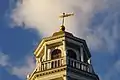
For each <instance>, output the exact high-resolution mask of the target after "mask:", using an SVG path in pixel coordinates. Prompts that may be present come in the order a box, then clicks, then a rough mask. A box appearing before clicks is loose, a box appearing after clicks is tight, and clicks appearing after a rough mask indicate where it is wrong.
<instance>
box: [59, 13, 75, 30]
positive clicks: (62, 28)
mask: <svg viewBox="0 0 120 80" xmlns="http://www.w3.org/2000/svg"><path fill="white" fill-rule="evenodd" d="M73 15H74V13H69V14H66V13H63V14H62V15H60V16H59V17H60V18H62V25H61V27H60V30H61V31H65V26H64V22H65V20H64V19H65V18H66V17H69V16H73Z"/></svg>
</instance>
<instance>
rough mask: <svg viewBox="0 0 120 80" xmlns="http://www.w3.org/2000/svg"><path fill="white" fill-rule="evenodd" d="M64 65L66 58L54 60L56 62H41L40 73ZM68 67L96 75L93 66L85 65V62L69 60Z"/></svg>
mask: <svg viewBox="0 0 120 80" xmlns="http://www.w3.org/2000/svg"><path fill="white" fill-rule="evenodd" d="M64 65H66V60H65V58H59V59H54V60H48V61H43V62H41V65H40V66H39V67H40V71H45V70H48V69H54V68H58V67H62V66H64ZM67 65H68V66H69V67H73V68H76V69H80V70H83V71H87V72H90V73H94V72H93V69H92V66H91V64H88V63H84V62H81V61H78V60H75V59H72V58H67Z"/></svg>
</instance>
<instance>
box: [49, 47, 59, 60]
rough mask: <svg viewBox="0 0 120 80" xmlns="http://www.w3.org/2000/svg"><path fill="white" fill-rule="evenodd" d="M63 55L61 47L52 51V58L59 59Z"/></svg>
mask: <svg viewBox="0 0 120 80" xmlns="http://www.w3.org/2000/svg"><path fill="white" fill-rule="evenodd" d="M60 57H61V50H60V49H55V50H54V51H52V53H51V59H57V58H60Z"/></svg>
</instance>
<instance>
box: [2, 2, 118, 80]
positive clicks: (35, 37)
mask: <svg viewBox="0 0 120 80" xmlns="http://www.w3.org/2000/svg"><path fill="white" fill-rule="evenodd" d="M119 4H120V0H0V80H25V79H26V75H27V74H28V73H30V72H31V71H32V70H33V69H34V68H35V57H34V56H33V51H34V50H35V48H36V47H37V45H38V43H39V42H40V41H41V40H42V38H43V37H47V36H51V35H52V34H53V33H54V32H56V31H59V26H60V25H61V19H59V18H58V16H59V15H61V14H62V13H63V12H66V13H74V16H72V17H69V18H66V20H65V26H66V31H68V32H71V33H72V34H73V35H75V36H77V37H79V38H81V39H85V40H86V42H87V45H88V47H89V49H90V52H91V55H92V57H91V59H92V65H93V68H94V70H95V72H96V74H98V76H99V78H100V80H119V79H120V53H119V52H120V48H119V47H120V36H119V34H120V27H119V26H120V5H119Z"/></svg>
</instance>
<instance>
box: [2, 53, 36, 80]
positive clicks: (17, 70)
mask: <svg viewBox="0 0 120 80" xmlns="http://www.w3.org/2000/svg"><path fill="white" fill-rule="evenodd" d="M9 59H10V57H9V56H8V55H6V54H4V53H2V52H0V66H2V67H4V68H5V69H6V70H8V72H9V73H10V74H11V75H15V76H17V77H18V78H20V79H25V78H26V76H27V75H28V74H29V73H31V72H32V71H33V69H34V68H35V62H34V58H33V57H31V56H26V58H25V59H24V64H23V65H19V66H15V65H12V63H11V62H9V61H8V60H9ZM18 64H19V62H18Z"/></svg>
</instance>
